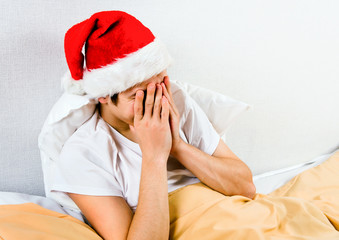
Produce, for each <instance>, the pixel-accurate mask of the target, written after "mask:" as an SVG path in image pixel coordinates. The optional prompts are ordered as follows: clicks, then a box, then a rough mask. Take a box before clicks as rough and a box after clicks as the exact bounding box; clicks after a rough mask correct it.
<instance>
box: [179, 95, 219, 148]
mask: <svg viewBox="0 0 339 240" xmlns="http://www.w3.org/2000/svg"><path fill="white" fill-rule="evenodd" d="M185 104H186V110H185V114H184V117H185V119H184V122H183V127H182V129H183V131H184V133H185V136H186V138H187V140H188V143H189V144H191V145H193V146H195V147H196V148H198V149H200V150H201V151H203V152H205V153H207V154H209V155H212V154H213V153H214V151H215V150H216V148H217V146H218V144H219V141H220V136H219V134H218V133H217V132H216V130H215V129H214V127H213V125H212V124H211V122H210V121H209V120H208V117H207V116H206V114H205V112H204V111H203V110H202V109H201V107H199V105H198V104H197V103H196V102H195V101H194V99H193V98H191V97H190V96H189V95H187V96H186V103H185Z"/></svg>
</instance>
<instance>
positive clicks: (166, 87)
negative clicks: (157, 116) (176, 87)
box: [161, 76, 182, 155]
mask: <svg viewBox="0 0 339 240" xmlns="http://www.w3.org/2000/svg"><path fill="white" fill-rule="evenodd" d="M161 86H162V91H163V93H164V96H165V97H166V98H167V99H168V102H169V115H170V119H169V121H170V126H171V134H172V147H171V152H170V153H171V154H172V153H174V152H175V151H176V149H177V148H178V146H179V144H181V143H182V139H181V138H180V136H179V122H180V114H179V111H178V109H177V107H176V105H175V103H174V101H173V97H172V91H171V83H170V80H169V77H168V76H166V77H165V78H164V81H163V83H161ZM172 155H173V154H172Z"/></svg>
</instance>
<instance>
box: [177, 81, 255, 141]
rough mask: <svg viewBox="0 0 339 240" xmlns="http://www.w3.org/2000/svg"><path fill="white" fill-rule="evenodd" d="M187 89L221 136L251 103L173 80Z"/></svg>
mask: <svg viewBox="0 0 339 240" xmlns="http://www.w3.org/2000/svg"><path fill="white" fill-rule="evenodd" d="M171 82H172V83H174V84H177V85H178V86H179V87H181V88H182V89H183V90H184V91H186V92H187V93H188V94H189V95H190V96H191V97H192V98H193V99H194V100H195V101H196V103H197V104H198V105H199V106H200V107H201V109H202V110H203V111H204V112H205V114H206V115H207V117H208V120H209V121H210V122H211V123H212V125H213V127H214V128H215V130H216V131H217V133H219V135H220V136H222V135H224V134H225V133H226V131H227V130H228V129H229V127H230V126H231V124H232V123H233V121H235V119H236V118H237V117H238V116H239V115H240V114H241V113H242V112H244V111H246V110H249V109H250V105H248V104H246V103H244V102H241V101H238V100H235V99H233V98H231V97H228V96H226V95H223V94H221V93H218V92H215V91H212V90H209V89H206V88H202V87H199V86H196V85H193V84H190V83H186V82H180V81H176V80H171Z"/></svg>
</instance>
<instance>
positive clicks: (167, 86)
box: [164, 76, 172, 97]
mask: <svg viewBox="0 0 339 240" xmlns="http://www.w3.org/2000/svg"><path fill="white" fill-rule="evenodd" d="M164 83H165V85H166V88H167V91H168V93H169V95H170V96H171V97H172V89H171V82H170V80H169V77H168V76H165V77H164Z"/></svg>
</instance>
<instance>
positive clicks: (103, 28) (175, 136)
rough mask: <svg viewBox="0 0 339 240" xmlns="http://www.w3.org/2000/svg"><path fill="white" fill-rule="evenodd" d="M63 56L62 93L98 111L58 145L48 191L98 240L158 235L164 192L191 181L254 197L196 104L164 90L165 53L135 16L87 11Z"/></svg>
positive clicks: (164, 229) (163, 230)
mask: <svg viewBox="0 0 339 240" xmlns="http://www.w3.org/2000/svg"><path fill="white" fill-rule="evenodd" d="M85 42H86V53H85V57H86V69H85V70H83V67H82V65H83V55H82V53H81V49H82V46H83V44H84V43H85ZM65 52H66V59H67V63H68V66H69V69H70V73H71V77H70V76H68V77H66V78H65V79H64V86H65V89H66V90H67V91H69V92H72V93H74V94H87V95H89V96H90V97H91V98H94V99H97V100H98V108H97V110H96V112H95V114H94V115H93V116H92V117H91V118H90V119H89V120H88V121H87V122H86V123H84V125H83V126H81V127H80V128H79V129H78V130H77V131H76V132H75V133H74V134H73V135H72V136H71V137H70V139H68V140H67V141H66V143H65V144H64V147H63V149H62V152H61V154H60V160H59V161H58V163H57V166H58V168H57V171H56V174H55V182H54V185H53V186H52V190H53V191H56V192H60V193H66V194H67V196H68V197H70V199H72V201H73V202H74V203H75V204H76V206H77V207H78V208H79V209H80V210H81V212H82V213H83V215H84V216H85V217H86V219H87V220H88V222H89V223H90V224H91V225H92V226H93V227H94V228H95V230H96V231H97V232H98V233H99V234H100V235H101V236H102V237H103V238H104V239H127V238H128V239H168V236H169V205H168V192H173V191H176V190H178V189H180V188H183V187H185V186H187V185H190V184H194V183H197V182H200V181H201V182H203V183H204V184H206V185H207V186H209V187H210V188H212V189H214V190H216V191H218V192H220V193H223V194H225V195H236V194H241V195H244V196H246V197H249V198H252V197H253V196H254V194H255V187H254V185H253V182H252V174H251V171H250V170H249V168H248V167H247V166H246V165H245V164H244V163H243V162H242V161H241V160H240V159H239V158H238V157H237V156H236V155H235V154H234V153H232V151H231V150H230V149H229V148H228V147H227V146H226V144H225V143H224V142H223V141H222V140H221V139H220V137H219V136H218V134H217V133H216V132H215V130H214V129H213V127H212V125H211V124H210V123H209V121H208V119H207V117H206V115H204V113H203V112H202V110H201V109H200V108H199V106H197V105H196V103H195V102H194V101H192V99H190V98H189V96H187V95H185V94H184V93H183V92H180V91H177V89H175V91H174V90H173V88H175V86H174V85H171V82H170V80H169V76H168V74H167V71H166V69H167V67H168V66H169V65H170V62H171V58H170V56H169V54H168V53H167V51H166V49H165V47H164V46H163V44H162V43H161V42H160V40H158V39H157V38H155V37H154V36H153V34H152V33H151V32H150V30H149V29H148V28H146V27H145V26H143V25H142V24H141V23H140V22H139V21H138V20H137V19H135V18H134V17H133V16H131V15H129V14H127V13H124V12H120V11H107V12H100V13H96V14H94V15H93V16H92V17H91V18H90V19H87V20H85V21H83V22H81V23H79V24H77V25H75V26H73V27H72V28H71V29H70V30H69V31H68V32H67V33H66V37H65Z"/></svg>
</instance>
